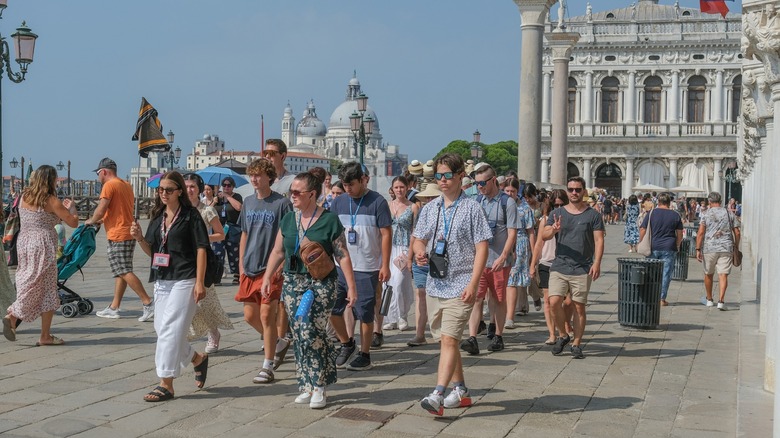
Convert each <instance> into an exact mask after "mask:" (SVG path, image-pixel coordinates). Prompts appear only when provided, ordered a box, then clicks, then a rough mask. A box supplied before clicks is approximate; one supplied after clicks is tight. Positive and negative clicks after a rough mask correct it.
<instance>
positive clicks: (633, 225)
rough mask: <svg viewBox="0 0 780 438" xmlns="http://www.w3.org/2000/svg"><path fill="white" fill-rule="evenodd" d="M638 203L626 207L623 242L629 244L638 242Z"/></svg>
mask: <svg viewBox="0 0 780 438" xmlns="http://www.w3.org/2000/svg"><path fill="white" fill-rule="evenodd" d="M638 219H639V204H634V205H631V204H629V205H628V206H627V207H626V228H625V231H624V232H623V242H625V243H627V244H629V245H636V244H637V243H639V224H637V220H638Z"/></svg>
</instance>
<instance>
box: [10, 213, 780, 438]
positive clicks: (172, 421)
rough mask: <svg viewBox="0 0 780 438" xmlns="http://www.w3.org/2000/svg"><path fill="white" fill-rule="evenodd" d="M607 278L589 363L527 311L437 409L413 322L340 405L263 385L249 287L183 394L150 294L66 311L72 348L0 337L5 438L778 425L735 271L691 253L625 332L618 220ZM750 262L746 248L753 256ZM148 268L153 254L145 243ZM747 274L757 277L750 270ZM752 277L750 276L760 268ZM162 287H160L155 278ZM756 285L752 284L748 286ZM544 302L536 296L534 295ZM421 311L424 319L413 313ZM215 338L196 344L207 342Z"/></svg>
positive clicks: (716, 432) (227, 289)
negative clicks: (168, 396) (112, 311)
mask: <svg viewBox="0 0 780 438" xmlns="http://www.w3.org/2000/svg"><path fill="white" fill-rule="evenodd" d="M607 233H608V235H607V245H606V246H607V250H606V251H605V257H604V262H603V266H602V269H603V271H602V277H601V278H600V279H599V280H598V281H596V282H594V284H593V290H592V292H591V298H590V304H589V307H588V326H587V330H586V339H585V345H584V353H585V355H586V358H585V359H584V360H573V359H572V358H571V356H569V354H568V349H567V350H565V352H564V354H562V355H561V356H558V357H556V356H553V355H552V354H550V351H549V350H550V349H549V347H548V346H545V345H543V344H542V342H543V341H544V340H545V339H546V337H547V335H546V328H545V327H544V317H543V314H542V313H541V312H535V311H532V312H531V313H530V314H529V315H527V316H523V317H517V318H516V320H518V321H519V327H518V328H516V329H514V330H508V331H507V332H506V333H505V342H506V344H507V349H506V350H504V351H502V352H498V353H488V352H486V351H485V350H486V347H487V340H486V339H485V338H484V336H483V337H480V347H481V348H482V350H483V353H482V354H481V355H479V356H476V357H475V356H468V355H465V353H464V357H463V362H464V366H465V368H466V370H465V373H466V380H467V384H468V386H469V387H470V389H471V393H472V397H473V398H474V401H475V404H474V406H473V407H471V408H468V409H451V410H446V411H445V416H444V417H443V418H435V417H433V416H431V415H429V414H428V413H427V412H425V411H424V410H422V409H421V408H420V407H419V403H418V400H419V399H420V398H422V397H423V396H424V395H426V394H427V393H429V392H430V390H431V388H432V387H433V385H434V384H435V373H436V367H437V360H438V355H437V352H438V348H437V347H438V346H437V344H435V343H430V344H428V345H427V346H423V347H416V348H408V347H406V341H407V340H408V339H409V338H410V337H411V336H412V334H411V332H408V331H407V332H403V333H401V332H398V331H391V332H386V335H385V339H386V344H385V346H384V347H383V348H382V349H380V350H376V351H373V352H372V360H373V361H374V362H375V363H376V365H377V366H376V367H375V368H374V369H373V370H370V371H363V372H352V371H339V382H338V383H337V384H336V385H333V386H332V387H330V388H328V402H329V404H328V407H327V408H326V409H324V410H311V409H309V408H308V406H306V405H296V404H294V403H293V399H294V397H295V396H296V395H297V386H296V383H295V378H294V373H295V371H294V366H293V364H292V363H290V362H288V363H285V364H284V365H282V367H281V368H280V369H279V370H278V372H277V375H276V376H277V379H278V380H277V381H276V382H275V383H273V384H271V385H255V384H252V377H254V375H255V374H256V373H257V371H258V368H259V364H260V361H261V359H262V358H261V356H260V355H259V353H258V350H259V347H260V345H261V343H260V340H259V337H258V336H257V334H256V333H255V332H254V330H253V329H251V328H250V327H249V326H248V325H247V324H246V323H245V322H243V319H242V314H241V307H240V306H239V305H238V303H236V302H234V301H233V295H234V293H235V290H236V287H235V286H222V287H220V288H218V293H219V295H220V297H221V299H222V303H223V306H224V308H225V309H226V311H228V313H229V315H230V317H231V319H232V320H233V323H234V325H235V326H236V330H235V331H232V332H223V335H222V341H221V344H220V348H221V350H220V351H219V353H216V354H214V355H212V357H211V360H210V369H209V375H208V382H207V384H206V387H205V388H204V389H203V390H196V388H195V383H194V379H193V372H192V370H191V369H188V370H186V371H185V373H184V375H183V376H182V377H181V378H179V379H177V380H176V382H175V385H176V386H175V387H176V399H175V400H172V401H169V402H165V403H147V402H144V401H143V400H142V397H143V395H144V394H145V393H146V392H148V391H149V390H150V389H151V388H153V387H154V386H155V385H156V383H157V382H158V379H157V377H156V375H155V371H154V343H155V334H154V328H153V326H152V324H151V323H140V322H138V321H136V318H137V317H138V316H140V314H141V305H140V302H139V300H138V298H137V297H136V296H135V294H133V293H132V292H131V291H128V293H127V295H126V296H125V300H124V301H123V305H122V308H123V310H124V312H123V315H124V317H123V318H122V319H120V320H107V319H102V318H97V317H96V316H94V314H92V315H89V316H82V317H76V318H72V319H66V318H63V317H62V316H60V315H57V316H55V319H54V327H53V333H54V334H56V335H57V336H60V337H62V338H64V339H65V340H66V342H67V345H66V346H60V347H35V342H36V341H37V339H38V333H39V327H40V326H39V322H38V321H36V322H34V323H32V324H24V325H22V326H21V327H20V329H19V331H18V340H17V342H16V343H11V342H7V341H6V340H4V339H2V338H0V394H2V398H1V399H0V434H2V435H3V436H6V437H16V436H25V437H45V436H77V437H106V436H111V437H113V438H123V437H137V436H150V437H206V436H208V437H211V436H221V435H230V436H233V437H242V436H250V435H251V436H263V437H264V438H271V437H288V436H289V437H309V436H325V437H340V438H346V437H351V436H355V437H365V436H369V437H420V436H441V437H446V436H451V437H458V436H483V437H488V436H489V437H504V436H506V437H520V436H545V437H550V438H552V437H584V436H590V437H668V436H673V437H707V438H714V437H734V436H745V437H747V436H750V437H754V436H770V435H771V430H772V421H773V419H772V411H773V403H772V397H771V396H770V394H769V393H767V392H765V391H763V389H762V382H763V375H762V373H763V354H762V351H763V348H764V347H763V342H764V341H763V340H764V336H763V335H761V334H760V333H759V332H758V306H757V304H756V303H755V300H754V297H745V296H740V294H739V290H740V272H739V271H735V272H734V273H733V274H732V275H731V277H730V282H731V286H730V288H729V292H728V294H727V298H728V301H729V303H728V304H729V306H730V309H729V311H726V312H721V311H718V310H716V309H715V308H707V307H705V306H703V305H702V304H701V303H700V299H701V297H702V296H703V284H702V280H701V270H700V267H699V265H698V263H697V262H696V261H695V260H694V259H691V269H690V275H689V280H688V281H685V282H680V281H673V282H672V285H671V288H670V293H669V301H670V302H671V305H670V306H669V307H665V308H662V311H661V324H660V326H659V328H658V329H657V330H650V331H641V330H632V329H627V328H623V327H621V326H620V325H619V324H618V321H617V319H618V315H617V291H618V282H617V268H618V263H617V260H616V259H617V258H618V257H624V256H627V254H625V252H626V246H625V245H623V243H622V237H623V227H622V225H617V226H614V225H613V226H608V227H607ZM104 241H105V234H104V233H103V232H101V233H100V234H99V235H98V242H99V244H98V252H97V253H96V254H95V255H94V256H93V257H92V259H91V260H90V262H89V264H88V265H87V267H86V268H85V269H84V279H83V280H82V278H81V275H80V274H78V273H77V274H75V275H74V276H73V277H72V278H71V279H70V280H69V281H68V283H67V284H68V285H69V286H70V287H71V288H73V289H75V290H76V291H77V292H79V293H80V294H81V295H83V296H84V297H87V298H90V299H92V300H93V301H94V302H95V308H96V309H102V308H103V307H105V306H106V305H107V304H108V303H109V302H110V300H111V296H112V288H113V281H112V279H111V278H110V274H109V271H108V268H107V262H106V260H105V250H104V243H103V242H104ZM748 258H749V257H746V259H748ZM136 263H137V266H142V267H144V268H143V269H140V270H139V271H140V276H141V277H142V278H146V275H147V274H148V268H146V266H148V259H146V257H145V255H143V253H142V252H141V251H140V250H138V251H136ZM745 269H746V271H745V273H746V275H745V277H749V275H747V273H748V272H751V271H750V270H751V268H750V267H749V266H745ZM743 281H749V279H747V278H746V279H745V280H743ZM149 288H150V289H151V285H149ZM746 290H747V289H746ZM532 307H533V306H532ZM412 320H413V318H410V321H412ZM204 344H205V342H204V341H203V340H201V341H199V342H197V343H196V344H195V345H196V347H197V348H198V349H200V350H201V351H202V349H203V347H204Z"/></svg>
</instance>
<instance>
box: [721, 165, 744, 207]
mask: <svg viewBox="0 0 780 438" xmlns="http://www.w3.org/2000/svg"><path fill="white" fill-rule="evenodd" d="M735 169H736V165H734V163H731V164H730V165H729V166H728V167H727V168H726V172H723V170H719V171H718V176H719V177H720V178H721V179H723V181H725V182H726V199H727V200H728V199H731V185H732V184H734V183H735V182H737V181H739V180H738V179H737V176H736V175H735V173H736V172H735Z"/></svg>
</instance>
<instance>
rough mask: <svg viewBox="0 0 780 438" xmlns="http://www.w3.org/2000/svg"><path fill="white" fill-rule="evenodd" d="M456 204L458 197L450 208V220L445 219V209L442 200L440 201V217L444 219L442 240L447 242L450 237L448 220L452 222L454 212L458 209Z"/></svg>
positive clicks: (458, 200)
mask: <svg viewBox="0 0 780 438" xmlns="http://www.w3.org/2000/svg"><path fill="white" fill-rule="evenodd" d="M458 202H460V196H458V199H456V200H455V202H453V203H452V205H451V206H450V208H451V209H452V213H450V219H447V209H446V208H444V198H442V199H441V208H442V213H441V215H442V216H443V217H444V240H447V238H448V237H449V235H450V220H454V219H453V217H454V216H455V211H456V210H457V209H458Z"/></svg>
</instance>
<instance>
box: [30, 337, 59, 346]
mask: <svg viewBox="0 0 780 438" xmlns="http://www.w3.org/2000/svg"><path fill="white" fill-rule="evenodd" d="M64 343H65V341H63V340H62V339H61V338H58V337H56V336H54V335H51V342H36V343H35V346H36V347H43V346H48V345H63V344H64Z"/></svg>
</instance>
